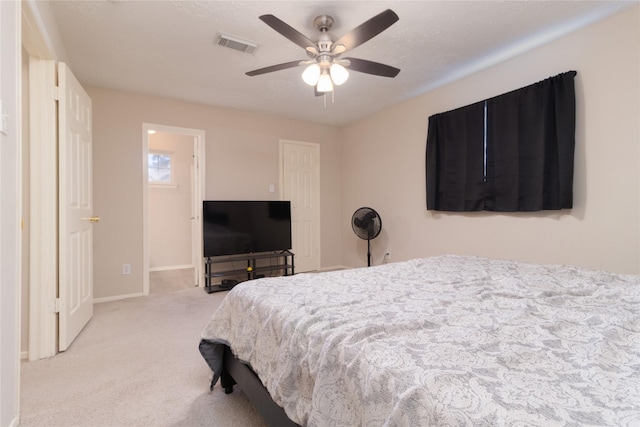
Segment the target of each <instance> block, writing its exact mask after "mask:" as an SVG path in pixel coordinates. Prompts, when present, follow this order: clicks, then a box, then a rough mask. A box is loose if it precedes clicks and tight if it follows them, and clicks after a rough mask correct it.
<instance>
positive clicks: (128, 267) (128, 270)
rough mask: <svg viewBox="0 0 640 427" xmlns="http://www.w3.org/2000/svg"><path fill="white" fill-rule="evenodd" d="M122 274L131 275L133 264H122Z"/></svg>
mask: <svg viewBox="0 0 640 427" xmlns="http://www.w3.org/2000/svg"><path fill="white" fill-rule="evenodd" d="M122 274H123V275H128V274H131V264H122Z"/></svg>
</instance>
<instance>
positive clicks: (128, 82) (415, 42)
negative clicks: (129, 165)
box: [49, 0, 637, 125]
mask: <svg viewBox="0 0 640 427" xmlns="http://www.w3.org/2000/svg"><path fill="white" fill-rule="evenodd" d="M49 4H50V6H51V8H52V10H53V12H54V15H55V17H56V20H57V22H58V25H59V30H60V33H61V36H62V40H63V43H64V45H65V48H66V61H67V62H68V63H69V65H70V67H71V69H72V70H73V72H74V74H75V75H76V77H77V78H78V79H79V80H80V82H81V83H82V84H85V85H90V86H98V87H103V88H110V89H117V90H123V91H129V92H137V93H142V94H148V95H155V96H160V97H168V98H174V99H179V100H184V101H188V102H193V103H198V104H206V105H215V106H223V107H232V108H238V109H242V110H249V111H256V112H262V113H268V114H273V115H277V116H283V117H289V118H293V119H300V120H306V121H311V122H316V123H323V124H332V125H342V124H346V123H349V122H352V121H354V120H357V119H359V118H362V117H365V116H367V115H370V114H372V113H374V112H376V111H379V110H382V109H384V108H386V107H389V106H391V105H394V104H397V103H399V102H401V101H404V100H407V99H409V98H412V97H414V96H416V95H419V94H421V93H424V92H426V91H428V90H430V89H433V88H435V87H437V86H439V85H442V84H444V83H447V82H450V81H453V80H455V79H457V78H460V77H463V76H465V75H468V74H471V73H473V72H475V71H478V70H480V69H482V68H485V67H487V66H490V65H493V64H495V63H497V62H500V61H502V60H505V59H507V58H509V57H512V56H515V55H517V54H519V53H522V52H524V51H526V50H529V49H532V48H534V47H536V46H539V45H540V44H542V43H545V42H548V41H550V40H552V39H554V38H557V37H561V36H563V35H565V34H567V33H568V32H571V31H574V30H576V29H578V28H581V27H582V26H584V25H588V24H590V23H592V22H595V21H596V20H598V19H602V18H604V17H606V16H609V15H611V14H613V13H616V12H619V11H621V10H622V9H624V8H626V7H629V6H630V5H633V4H637V1H631V2H621V1H577V0H576V1H535V0H529V1H379V2H378V1H211V0H209V1H202V0H200V1H129V0H98V1H55V2H50V3H49ZM385 9H393V10H394V11H395V12H396V13H397V14H398V16H399V17H400V20H399V21H398V22H396V23H395V24H394V25H392V26H391V27H390V28H389V29H387V30H386V31H384V32H383V33H381V34H380V35H378V36H377V37H375V38H373V39H371V40H370V41H368V42H367V43H365V44H363V45H361V46H359V47H356V48H355V49H353V50H352V51H350V52H349V54H348V55H345V56H352V57H357V58H362V59H368V60H372V61H376V62H381V63H384V64H388V65H391V66H394V67H397V68H400V69H401V70H402V71H401V72H400V74H399V75H398V76H397V77H396V78H393V79H391V78H385V77H377V76H372V75H368V74H362V73H357V72H351V73H350V77H349V80H348V81H347V82H346V83H345V84H344V85H342V86H339V87H337V88H336V90H335V93H334V96H335V99H334V102H333V103H332V102H331V97H330V96H329V97H328V98H327V103H326V107H325V105H324V99H323V97H316V96H314V94H313V89H312V88H311V87H309V86H307V85H306V84H305V83H304V82H303V81H302V79H301V77H300V75H301V73H302V71H303V70H304V67H297V68H291V69H288V70H283V71H278V72H274V73H270V74H264V75H259V76H254V77H248V76H246V75H245V72H247V71H250V70H253V69H257V68H262V67H266V66H270V65H274V64H279V63H282V62H289V61H294V60H298V59H301V60H302V59H308V58H307V56H306V53H305V51H304V50H303V49H302V48H301V47H299V46H297V45H296V44H294V43H292V42H291V41H289V40H287V39H286V38H284V37H283V36H282V35H280V34H278V33H277V32H276V31H274V30H273V29H271V28H270V27H269V26H267V25H266V24H265V23H263V22H262V21H260V20H259V19H258V17H259V16H260V15H263V14H273V15H275V16H276V17H278V18H280V19H281V20H283V21H285V22H286V23H288V24H289V25H290V26H292V27H293V28H295V29H297V30H298V31H299V32H301V33H303V34H305V35H306V36H307V37H309V38H310V39H312V40H315V39H316V37H317V35H318V34H319V33H318V31H317V30H316V29H315V28H314V27H313V19H314V18H315V17H316V16H318V15H323V14H326V15H331V16H332V17H333V18H334V25H333V28H332V29H331V34H332V36H333V39H334V40H335V39H337V38H339V37H341V36H342V35H344V34H346V33H347V32H349V31H350V30H352V29H353V28H355V27H357V26H358V25H360V24H361V23H363V22H364V21H366V20H368V19H369V18H371V17H373V16H374V15H376V14H378V13H380V12H382V11H383V10H385ZM219 32H224V33H227V34H231V35H234V36H238V37H241V38H243V39H248V40H252V41H254V42H256V43H257V44H258V48H257V50H256V51H255V52H254V53H253V54H247V53H243V52H239V51H236V50H232V49H229V48H224V47H221V46H218V45H217V44H216V40H217V36H218V33H219ZM540 77H541V79H542V78H545V77H548V76H540Z"/></svg>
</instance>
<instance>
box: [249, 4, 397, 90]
mask: <svg viewBox="0 0 640 427" xmlns="http://www.w3.org/2000/svg"><path fill="white" fill-rule="evenodd" d="M398 19H399V18H398V15H396V13H395V12H394V11H392V10H391V9H387V10H385V11H384V12H382V13H379V14H378V15H376V16H374V17H373V18H371V19H369V20H368V21H365V22H364V23H362V24H360V25H359V26H358V27H356V28H354V29H353V30H352V31H351V32H349V33H348V34H345V35H344V36H342V37H340V38H339V39H337V40H335V41H334V40H332V39H331V36H330V35H329V30H330V29H331V27H332V25H333V18H332V17H331V16H328V15H321V16H318V17H317V18H316V19H315V20H314V21H313V24H314V26H315V27H316V28H317V29H318V31H320V36H319V37H318V40H317V41H315V42H314V41H312V40H310V39H309V38H307V37H306V36H305V35H303V34H302V33H300V32H299V31H297V30H296V29H294V28H293V27H291V26H290V25H288V24H287V23H285V22H284V21H282V20H280V19H279V18H276V17H275V16H273V15H262V16H260V20H262V21H263V22H264V23H266V24H267V25H268V26H270V27H271V28H273V29H274V30H276V31H277V32H278V33H280V34H282V35H283V36H285V37H286V38H287V39H289V40H291V41H292V42H294V43H295V44H297V45H298V46H300V47H302V48H304V49H305V50H306V52H307V55H308V56H309V57H311V59H309V60H300V61H291V62H285V63H282V64H277V65H272V66H270V67H265V68H260V69H258V70H253V71H249V72H247V73H246V74H247V75H248V76H257V75H260V74H266V73H271V72H274V71H280V70H286V69H288V68H293V67H298V66H300V65H307V68H306V69H305V70H304V72H303V73H302V79H303V80H304V81H305V83H307V84H308V85H310V86H314V89H315V94H316V95H322V94H324V93H326V92H332V91H333V87H334V85H341V84H342V83H344V82H345V81H346V80H347V78H348V77H349V72H348V71H347V70H348V69H349V70H353V71H358V72H361V73H366V74H373V75H376V76H383V77H395V76H397V75H398V73H399V72H400V69H399V68H395V67H392V66H390V65H385V64H380V63H379V62H373V61H368V60H366V59H358V58H341V55H342V54H344V53H345V52H347V51H349V50H351V49H353V48H355V47H357V46H360V45H361V44H363V43H365V42H367V41H369V40H371V39H372V38H373V37H375V36H377V35H378V34H380V33H381V32H383V31H384V30H386V29H387V28H389V27H390V26H391V25H393V24H394V23H395V22H396V21H397V20H398Z"/></svg>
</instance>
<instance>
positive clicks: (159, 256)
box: [147, 132, 194, 270]
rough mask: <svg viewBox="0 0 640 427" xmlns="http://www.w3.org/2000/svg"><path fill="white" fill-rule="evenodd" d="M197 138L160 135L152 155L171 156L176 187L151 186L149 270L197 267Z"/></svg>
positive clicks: (151, 146)
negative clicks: (193, 235)
mask: <svg viewBox="0 0 640 427" xmlns="http://www.w3.org/2000/svg"><path fill="white" fill-rule="evenodd" d="M193 140H194V137H193V136H189V135H176V134H170V133H162V132H156V133H155V134H153V135H149V151H150V152H153V151H159V152H161V153H167V154H171V161H172V164H171V172H172V178H173V183H172V185H162V184H156V185H153V184H150V185H149V192H148V193H147V194H148V198H149V207H148V209H149V210H148V215H149V223H148V224H149V268H150V269H151V270H154V269H167V268H170V267H185V266H193V258H192V255H191V252H192V244H191V216H192V214H193V213H192V194H193V191H192V186H191V173H192V171H191V167H192V165H193V148H194V147H193V144H194V141H193Z"/></svg>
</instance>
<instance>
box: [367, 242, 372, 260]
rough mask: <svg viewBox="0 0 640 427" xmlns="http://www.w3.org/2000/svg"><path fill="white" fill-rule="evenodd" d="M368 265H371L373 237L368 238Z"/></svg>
mask: <svg viewBox="0 0 640 427" xmlns="http://www.w3.org/2000/svg"><path fill="white" fill-rule="evenodd" d="M367 267H371V238H370V237H368V238H367Z"/></svg>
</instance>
